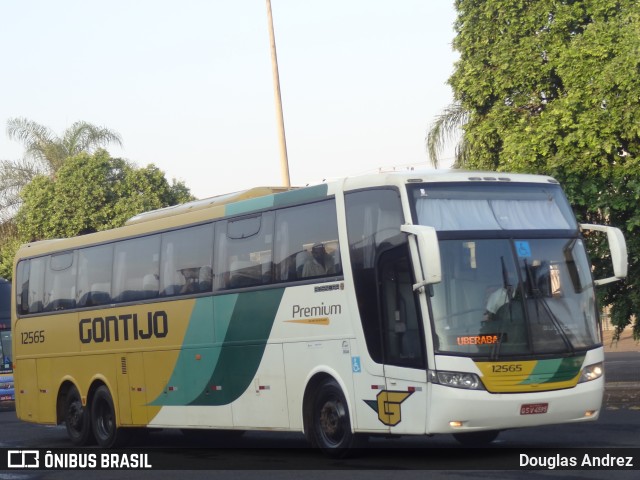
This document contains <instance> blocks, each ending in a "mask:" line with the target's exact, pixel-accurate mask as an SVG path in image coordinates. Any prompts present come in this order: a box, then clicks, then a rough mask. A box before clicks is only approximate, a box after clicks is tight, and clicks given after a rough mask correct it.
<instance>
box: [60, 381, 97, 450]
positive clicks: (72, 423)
mask: <svg viewBox="0 0 640 480" xmlns="http://www.w3.org/2000/svg"><path fill="white" fill-rule="evenodd" d="M64 426H65V427H66V428H67V435H69V438H70V439H71V443H73V444H74V445H76V446H84V445H90V444H92V443H94V442H95V440H94V437H93V433H92V431H91V414H90V412H89V409H88V408H87V407H85V406H83V405H82V398H81V397H80V393H79V392H78V389H77V388H76V387H73V386H72V387H71V388H70V389H69V391H68V392H67V395H66V396H65V397H64Z"/></svg>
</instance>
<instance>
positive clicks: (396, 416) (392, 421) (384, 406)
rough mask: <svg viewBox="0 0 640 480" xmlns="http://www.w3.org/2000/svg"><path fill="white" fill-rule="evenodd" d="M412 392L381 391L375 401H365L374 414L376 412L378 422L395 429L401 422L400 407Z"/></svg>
mask: <svg viewBox="0 0 640 480" xmlns="http://www.w3.org/2000/svg"><path fill="white" fill-rule="evenodd" d="M412 393H413V392H401V391H395V390H382V391H381V392H380V393H378V395H377V396H376V399H375V400H365V403H366V404H367V405H369V406H370V407H371V408H372V409H373V410H374V411H375V412H378V420H380V421H381V422H382V423H383V424H384V425H388V426H390V427H395V426H396V425H398V424H399V423H400V422H401V421H402V410H401V408H400V405H401V404H402V402H404V401H405V400H406V399H407V398H409V397H410V396H411V394H412Z"/></svg>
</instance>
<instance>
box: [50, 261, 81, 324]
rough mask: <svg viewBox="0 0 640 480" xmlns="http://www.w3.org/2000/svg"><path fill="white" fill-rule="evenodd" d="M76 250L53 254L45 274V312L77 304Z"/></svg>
mask: <svg viewBox="0 0 640 480" xmlns="http://www.w3.org/2000/svg"><path fill="white" fill-rule="evenodd" d="M74 258H75V253H74V252H65V253H60V254H57V255H51V256H50V257H49V261H48V262H47V269H46V271H45V276H44V285H45V287H44V288H45V292H46V298H45V304H44V308H43V310H44V311H45V312H53V311H58V310H68V309H70V308H75V306H76V292H75V290H76V265H77V262H76V261H74Z"/></svg>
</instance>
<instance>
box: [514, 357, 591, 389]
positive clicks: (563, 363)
mask: <svg viewBox="0 0 640 480" xmlns="http://www.w3.org/2000/svg"><path fill="white" fill-rule="evenodd" d="M583 362H584V355H581V356H579V357H573V358H554V359H549V360H538V362H537V364H536V366H535V368H534V369H533V371H532V372H531V374H530V375H529V377H528V378H527V379H526V380H524V381H523V382H521V383H520V385H529V384H538V383H557V382H566V381H568V380H571V379H572V378H575V376H576V375H578V373H579V372H580V369H581V368H582V364H583Z"/></svg>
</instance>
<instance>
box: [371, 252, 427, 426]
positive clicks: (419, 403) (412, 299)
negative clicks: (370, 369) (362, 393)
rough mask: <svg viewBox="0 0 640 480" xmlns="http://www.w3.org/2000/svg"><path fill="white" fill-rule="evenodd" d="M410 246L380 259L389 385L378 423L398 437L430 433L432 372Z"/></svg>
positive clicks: (386, 380)
mask: <svg viewBox="0 0 640 480" xmlns="http://www.w3.org/2000/svg"><path fill="white" fill-rule="evenodd" d="M414 283H415V282H414V276H413V272H412V267H411V262H410V261H409V252H408V248H407V245H406V244H404V245H400V246H398V247H395V248H393V249H391V250H388V251H386V252H384V253H382V254H381V255H380V258H379V261H378V284H379V289H380V291H379V299H380V307H379V308H380V319H381V322H382V325H381V331H382V339H383V340H382V341H383V350H384V374H385V387H386V389H385V390H384V391H382V392H381V393H380V394H379V396H378V403H379V407H378V413H379V419H380V421H382V422H383V423H385V425H387V426H388V427H389V428H390V431H391V432H395V433H413V434H423V433H425V428H426V427H425V426H426V407H427V398H426V395H427V369H426V360H425V359H426V356H425V342H424V328H423V326H422V322H421V320H420V318H421V316H420V314H419V312H420V310H419V303H418V299H417V296H416V295H417V294H416V293H415V292H414V291H413V285H414Z"/></svg>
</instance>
